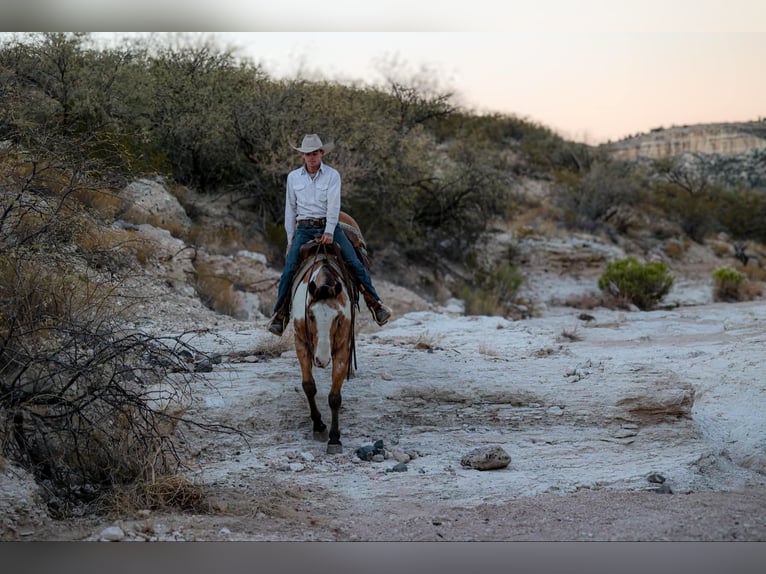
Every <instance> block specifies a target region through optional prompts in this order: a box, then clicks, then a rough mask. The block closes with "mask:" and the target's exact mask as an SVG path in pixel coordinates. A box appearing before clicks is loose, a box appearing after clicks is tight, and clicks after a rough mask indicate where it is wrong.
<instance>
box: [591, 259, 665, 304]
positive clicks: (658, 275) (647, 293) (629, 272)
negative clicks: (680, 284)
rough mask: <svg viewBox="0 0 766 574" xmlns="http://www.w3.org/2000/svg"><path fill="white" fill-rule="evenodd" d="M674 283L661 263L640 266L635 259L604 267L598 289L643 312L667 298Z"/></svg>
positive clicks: (621, 260) (615, 262) (654, 262)
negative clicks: (629, 303)
mask: <svg viewBox="0 0 766 574" xmlns="http://www.w3.org/2000/svg"><path fill="white" fill-rule="evenodd" d="M673 281H674V277H673V276H672V275H671V274H670V272H669V271H668V267H667V265H665V264H664V263H662V262H659V261H652V262H649V263H639V262H638V260H637V259H636V258H635V257H627V258H625V259H620V260H618V261H612V262H611V263H609V264H608V265H607V266H606V271H605V272H604V274H603V275H601V277H600V278H599V280H598V288H599V289H601V291H603V292H605V293H610V294H611V295H614V296H616V297H619V298H624V299H626V300H628V301H630V302H631V303H633V304H634V305H635V306H636V307H638V308H639V309H641V310H643V311H645V310H648V309H652V308H654V307H655V306H656V305H657V303H659V302H660V301H661V300H662V298H663V297H664V296H665V295H667V294H668V292H669V291H670V288H671V287H672V286H673Z"/></svg>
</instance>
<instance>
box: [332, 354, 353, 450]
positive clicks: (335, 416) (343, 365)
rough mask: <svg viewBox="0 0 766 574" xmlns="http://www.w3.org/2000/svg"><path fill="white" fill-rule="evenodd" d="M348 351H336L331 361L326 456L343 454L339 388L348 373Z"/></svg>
mask: <svg viewBox="0 0 766 574" xmlns="http://www.w3.org/2000/svg"><path fill="white" fill-rule="evenodd" d="M348 355H349V353H348V350H347V349H336V350H335V352H334V353H333V360H332V387H331V388H330V394H329V395H328V397H327V402H328V403H329V405H330V412H331V413H332V422H331V423H330V437H329V438H330V440H329V442H328V443H327V454H340V453H341V452H343V445H342V444H341V442H340V423H339V415H340V406H341V403H342V402H343V398H342V396H341V392H340V390H341V387H343V381H344V380H345V379H346V374H347V373H348Z"/></svg>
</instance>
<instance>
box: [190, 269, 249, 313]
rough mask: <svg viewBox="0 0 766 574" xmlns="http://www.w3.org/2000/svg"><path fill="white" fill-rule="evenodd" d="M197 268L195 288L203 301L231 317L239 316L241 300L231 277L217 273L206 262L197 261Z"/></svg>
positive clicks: (211, 307)
mask: <svg viewBox="0 0 766 574" xmlns="http://www.w3.org/2000/svg"><path fill="white" fill-rule="evenodd" d="M195 269H196V271H197V281H196V283H195V289H196V290H197V294H198V295H199V297H200V299H201V300H202V302H203V303H204V304H205V305H207V306H208V307H209V308H210V309H213V310H214V311H216V312H218V313H223V314H224V315H229V316H231V317H236V316H238V313H239V312H240V308H241V301H240V296H239V293H237V292H236V291H235V290H234V284H233V283H232V281H231V279H229V278H227V277H221V276H220V275H217V274H216V273H215V272H214V270H213V268H212V267H211V266H210V265H208V264H206V263H204V262H200V263H197V264H196V265H195Z"/></svg>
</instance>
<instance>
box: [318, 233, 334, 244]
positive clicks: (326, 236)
mask: <svg viewBox="0 0 766 574" xmlns="http://www.w3.org/2000/svg"><path fill="white" fill-rule="evenodd" d="M319 243H321V244H323V245H327V244H329V243H332V234H331V233H323V234H322V237H320V238H319Z"/></svg>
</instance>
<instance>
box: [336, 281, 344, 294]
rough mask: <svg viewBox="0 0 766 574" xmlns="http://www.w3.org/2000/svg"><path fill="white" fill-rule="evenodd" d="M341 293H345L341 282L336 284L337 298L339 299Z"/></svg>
mask: <svg viewBox="0 0 766 574" xmlns="http://www.w3.org/2000/svg"><path fill="white" fill-rule="evenodd" d="M341 291H343V285H341V282H340V281H336V282H335V296H336V297H337V296H338V295H340V293H341Z"/></svg>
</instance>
